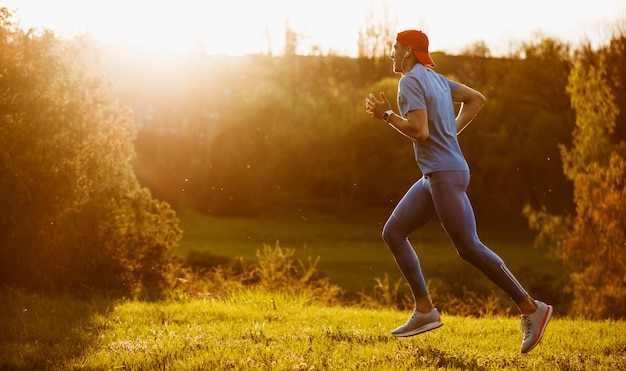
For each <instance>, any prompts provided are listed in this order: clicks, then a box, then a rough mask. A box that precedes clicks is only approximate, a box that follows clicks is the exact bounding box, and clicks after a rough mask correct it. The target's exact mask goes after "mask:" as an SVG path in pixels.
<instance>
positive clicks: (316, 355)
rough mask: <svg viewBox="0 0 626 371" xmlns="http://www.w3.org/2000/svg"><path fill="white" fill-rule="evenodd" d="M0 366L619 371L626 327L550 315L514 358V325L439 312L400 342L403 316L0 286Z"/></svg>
mask: <svg viewBox="0 0 626 371" xmlns="http://www.w3.org/2000/svg"><path fill="white" fill-rule="evenodd" d="M0 299H1V304H0V315H2V318H3V321H1V322H0V334H1V335H0V369H2V370H79V369H80V370H114V369H118V370H356V369H359V370H408V369H414V370H504V369H508V370H518V369H525V370H624V369H626V346H625V343H624V334H625V333H626V323H625V322H616V321H602V322H591V321H586V320H572V319H562V318H554V319H553V320H552V322H551V323H550V325H549V327H548V330H547V332H546V335H545V336H544V339H543V340H542V343H541V344H540V345H539V346H538V347H537V348H536V349H535V350H533V351H532V352H531V353H529V354H526V355H523V354H520V353H519V346H520V343H521V333H520V331H519V321H518V319H517V318H511V317H495V316H487V317H484V318H480V319H477V318H467V317H459V316H453V315H450V314H447V313H445V312H444V313H443V321H444V322H445V325H444V326H443V327H442V328H440V329H437V330H435V331H432V332H429V333H425V334H422V335H419V336H416V337H412V338H404V339H397V338H394V337H392V336H391V335H390V331H391V329H393V328H395V327H396V326H398V325H399V324H402V323H404V321H405V320H406V318H407V316H408V312H405V311H393V310H389V309H376V310H374V309H365V308H356V307H348V306H321V305H317V304H312V303H311V302H310V301H309V300H308V299H307V298H306V297H304V296H299V295H286V294H280V293H271V292H262V291H259V290H245V289H244V290H239V291H237V292H233V293H232V295H230V296H229V297H227V298H221V299H214V298H213V299H212V298H207V297H205V298H190V297H186V296H179V297H177V298H176V299H174V298H172V299H168V300H163V301H158V302H140V301H136V300H129V299H126V300H107V299H106V298H96V299H93V298H92V299H80V298H75V297H70V296H57V297H43V296H38V295H35V294H26V293H23V292H19V291H15V290H9V289H2V290H0Z"/></svg>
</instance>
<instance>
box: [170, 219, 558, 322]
mask: <svg viewBox="0 0 626 371" xmlns="http://www.w3.org/2000/svg"><path fill="white" fill-rule="evenodd" d="M388 212H389V210H382V211H374V212H368V213H361V214H358V215H356V216H353V217H350V218H339V217H337V216H332V215H307V216H306V217H303V216H301V215H293V216H285V215H282V216H276V217H265V218H224V217H215V216H207V215H201V214H196V213H191V212H183V213H180V215H179V216H180V219H181V226H182V228H183V231H184V237H183V240H182V241H181V245H180V252H181V253H182V254H183V255H186V254H188V253H189V252H190V251H202V252H209V253H211V254H212V255H216V256H222V257H228V258H236V257H243V258H246V259H250V260H255V259H256V256H255V254H256V251H257V250H260V249H261V248H262V247H263V244H267V245H271V246H274V245H275V244H276V242H277V241H278V242H279V243H280V246H282V247H285V248H290V249H295V250H296V254H295V256H296V258H299V259H302V260H306V259H307V257H313V258H316V257H318V256H319V257H320V261H319V264H318V267H317V268H318V271H320V272H321V273H322V274H325V275H326V276H328V277H329V278H330V280H331V282H332V283H334V284H336V285H338V286H340V287H342V288H343V289H344V290H345V291H346V295H345V296H346V299H347V300H351V299H355V298H357V297H358V293H359V292H363V291H365V292H367V291H371V289H372V287H373V286H374V285H375V279H376V278H384V276H385V274H387V275H388V276H389V280H390V281H391V283H393V282H395V281H396V280H398V279H401V274H400V272H399V270H398V268H397V266H396V264H395V261H394V259H393V256H392V255H391V253H390V252H389V249H388V248H387V246H386V245H385V244H384V242H383V241H382V237H381V230H382V227H383V224H384V222H385V220H386V218H387V216H388V215H387V214H388ZM479 235H480V237H481V239H482V240H483V242H484V243H485V244H486V245H487V246H489V247H490V248H491V249H492V250H494V251H495V252H497V253H498V254H499V255H500V256H501V257H502V258H503V259H504V260H505V262H506V263H507V265H508V266H509V268H510V269H511V271H512V272H514V273H515V274H516V275H518V279H520V281H521V282H522V283H523V284H524V285H525V286H526V289H527V290H529V291H530V292H531V294H533V295H534V296H536V297H538V298H541V299H543V300H546V301H549V302H550V303H553V304H557V312H558V311H559V310H561V309H563V306H562V305H559V304H561V301H562V300H563V298H562V295H563V290H562V280H564V279H565V277H564V276H563V275H562V274H561V267H560V266H559V265H558V264H556V263H555V262H554V261H553V260H551V259H550V258H549V257H548V256H547V252H545V251H540V250H537V249H535V248H533V236H532V234H530V233H529V232H528V231H525V230H522V231H509V230H507V231H503V230H497V229H481V228H480V225H479ZM411 240H412V242H413V245H414V246H415V248H416V249H417V252H418V255H419V257H420V261H421V263H422V270H423V271H424V276H425V278H426V280H427V281H429V284H430V287H431V288H432V289H433V290H436V292H437V293H438V294H446V293H451V292H452V293H460V292H462V288H463V286H465V287H466V288H467V289H469V290H472V291H474V292H476V293H479V294H482V295H489V294H490V293H491V292H492V291H494V292H495V293H496V294H497V295H498V296H500V297H501V298H502V300H501V301H502V302H503V303H506V302H508V298H507V297H506V296H505V295H504V293H502V292H500V290H499V289H498V288H497V287H495V286H494V285H493V284H492V283H491V282H490V281H489V280H487V279H486V278H485V277H483V275H482V273H481V272H480V271H478V270H477V269H476V268H474V267H473V266H471V265H469V264H468V263H467V262H465V261H463V260H462V259H461V258H459V256H458V255H457V253H456V250H455V249H454V247H453V246H452V244H451V242H450V240H449V239H448V236H447V235H446V234H445V233H444V232H443V230H442V228H441V226H440V225H439V224H438V222H436V221H433V222H431V223H429V224H427V225H426V226H425V227H424V228H422V229H420V230H419V231H418V232H416V233H414V234H413V235H412V236H411ZM402 290H403V292H407V293H408V288H406V287H405V286H403V289H402Z"/></svg>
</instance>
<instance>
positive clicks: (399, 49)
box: [391, 41, 410, 73]
mask: <svg viewBox="0 0 626 371" xmlns="http://www.w3.org/2000/svg"><path fill="white" fill-rule="evenodd" d="M409 53H410V51H409V47H408V46H406V45H402V44H400V43H399V42H397V41H396V42H395V44H393V48H392V50H391V59H392V60H393V72H395V73H403V72H404V71H402V63H403V62H404V59H405V58H406V57H408V54H409Z"/></svg>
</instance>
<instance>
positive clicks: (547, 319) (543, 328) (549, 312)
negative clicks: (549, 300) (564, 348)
mask: <svg viewBox="0 0 626 371" xmlns="http://www.w3.org/2000/svg"><path fill="white" fill-rule="evenodd" d="M547 307H548V310H547V311H546V315H545V316H544V317H543V321H542V322H541V331H539V336H537V340H535V342H534V343H532V345H531V346H530V347H529V348H528V349H526V350H523V351H522V353H528V352H530V351H531V350H533V349H534V348H535V347H536V346H537V344H539V342H540V341H541V338H542V337H543V333H544V332H545V331H546V327H548V322H550V318H551V317H552V305H548V306H547Z"/></svg>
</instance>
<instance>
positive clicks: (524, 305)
mask: <svg viewBox="0 0 626 371" xmlns="http://www.w3.org/2000/svg"><path fill="white" fill-rule="evenodd" d="M517 308H518V309H519V311H520V313H521V314H533V313H535V312H536V311H537V303H535V299H533V298H532V297H530V295H529V296H527V297H526V298H525V299H524V300H522V301H521V302H519V303H517Z"/></svg>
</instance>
